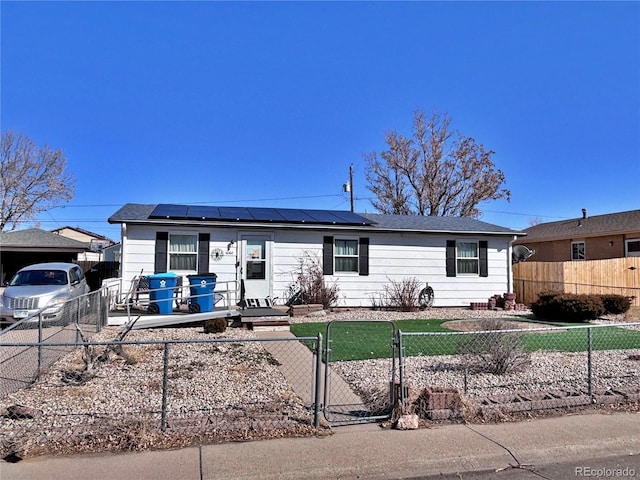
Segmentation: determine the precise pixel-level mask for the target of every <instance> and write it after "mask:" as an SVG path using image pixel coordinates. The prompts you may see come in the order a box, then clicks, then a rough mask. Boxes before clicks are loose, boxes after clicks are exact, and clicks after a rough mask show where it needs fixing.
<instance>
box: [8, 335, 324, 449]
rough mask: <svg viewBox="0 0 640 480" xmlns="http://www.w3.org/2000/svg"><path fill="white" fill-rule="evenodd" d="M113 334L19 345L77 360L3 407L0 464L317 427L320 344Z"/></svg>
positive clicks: (296, 432)
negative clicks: (48, 455) (57, 454)
mask: <svg viewBox="0 0 640 480" xmlns="http://www.w3.org/2000/svg"><path fill="white" fill-rule="evenodd" d="M116 332H118V330H117V329H115V328H108V329H105V330H104V331H103V332H102V333H101V334H99V335H96V336H95V337H94V338H93V339H92V340H91V341H88V342H80V343H64V342H55V341H54V342H51V341H45V343H44V344H39V345H33V344H31V345H29V344H18V345H14V346H13V348H37V347H38V346H41V347H43V348H46V349H56V350H59V351H63V350H64V351H66V352H69V350H72V351H70V352H69V353H67V354H66V355H65V356H64V357H62V358H61V359H60V360H59V361H58V362H56V363H55V364H54V365H52V366H50V367H49V369H48V370H47V371H46V372H42V373H41V375H40V377H39V379H38V382H37V383H35V384H34V385H32V386H31V387H30V388H27V389H22V390H20V391H18V392H14V393H13V394H10V395H7V396H6V397H5V398H4V399H3V400H2V401H0V411H3V412H7V413H6V414H5V419H4V421H3V423H2V424H1V425H0V439H1V440H0V456H2V457H6V456H7V455H12V454H13V455H19V456H25V455H37V454H42V453H55V452H78V451H89V452H91V451H117V450H137V449H148V448H176V447H180V446H185V445H189V444H192V443H194V442H197V441H203V440H204V441H210V442H217V441H233V440H243V441H244V440H251V439H260V438H271V437H280V436H298V435H310V434H312V433H313V432H315V431H316V430H317V428H318V427H319V422H320V404H319V402H318V395H319V392H318V391H317V390H316V385H317V384H318V383H317V380H316V377H317V375H316V372H317V371H318V363H319V362H318V359H319V358H320V357H319V355H318V354H317V352H318V346H319V345H320V344H321V339H319V338H302V339H296V338H295V337H294V338H286V339H282V338H281V339H258V338H255V336H254V334H253V333H252V332H249V331H246V330H240V329H228V330H227V333H222V334H219V335H220V337H218V338H206V337H207V336H208V335H207V334H205V333H204V332H203V330H202V328H183V329H158V330H131V331H130V332H129V334H128V335H127V337H126V340H122V341H109V340H108V338H109V337H113V336H114V334H115V333H116ZM158 338H161V340H158ZM300 341H304V342H305V344H307V345H309V346H310V347H311V349H308V348H306V347H304V346H302V344H301V343H300ZM72 342H75V340H73V339H72ZM2 347H3V348H2V350H5V349H6V348H8V345H6V344H5V343H4V342H3V344H2ZM299 348H302V350H303V352H300V351H299Z"/></svg>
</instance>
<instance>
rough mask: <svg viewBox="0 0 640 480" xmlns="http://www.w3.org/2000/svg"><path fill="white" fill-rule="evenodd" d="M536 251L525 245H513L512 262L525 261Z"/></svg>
mask: <svg viewBox="0 0 640 480" xmlns="http://www.w3.org/2000/svg"><path fill="white" fill-rule="evenodd" d="M535 253H536V251H535V250H531V249H529V248H527V247H525V246H524V245H516V246H515V247H513V253H512V254H511V263H518V262H524V261H525V260H526V259H527V258H529V257H531V256H532V255H535Z"/></svg>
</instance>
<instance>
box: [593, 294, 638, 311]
mask: <svg viewBox="0 0 640 480" xmlns="http://www.w3.org/2000/svg"><path fill="white" fill-rule="evenodd" d="M600 297H602V303H603V305H604V309H605V310H606V311H607V313H612V314H614V315H617V314H621V313H627V312H628V311H629V309H630V308H631V299H630V298H629V297H625V296H624V295H615V294H605V295H600Z"/></svg>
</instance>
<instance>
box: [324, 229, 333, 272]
mask: <svg viewBox="0 0 640 480" xmlns="http://www.w3.org/2000/svg"><path fill="white" fill-rule="evenodd" d="M322 273H323V274H324V275H333V237H324V239H323V241H322Z"/></svg>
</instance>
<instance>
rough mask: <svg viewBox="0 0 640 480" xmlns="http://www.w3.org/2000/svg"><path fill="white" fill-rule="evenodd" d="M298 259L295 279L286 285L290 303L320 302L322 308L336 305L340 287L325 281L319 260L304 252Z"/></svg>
mask: <svg viewBox="0 0 640 480" xmlns="http://www.w3.org/2000/svg"><path fill="white" fill-rule="evenodd" d="M299 261H300V270H299V272H298V274H297V280H296V281H295V282H293V283H292V284H290V285H289V286H288V287H287V296H288V299H289V300H291V301H292V302H291V304H296V303H304V304H320V305H322V306H323V307H324V308H330V307H334V306H336V305H337V304H338V299H339V292H340V289H339V288H338V285H336V284H335V283H334V284H333V285H329V284H327V282H325V279H324V273H323V271H322V265H321V263H320V260H319V259H318V258H317V257H314V256H312V255H310V254H309V253H305V254H304V256H303V257H302V258H301V259H300V260H299ZM296 297H297V298H296Z"/></svg>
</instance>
